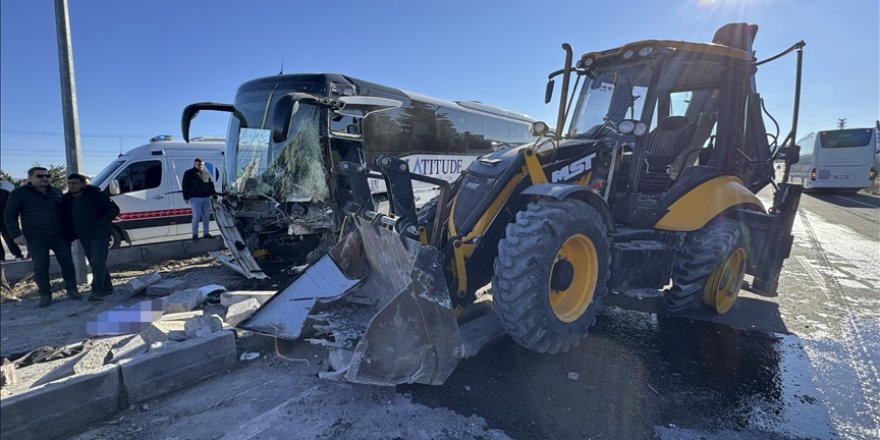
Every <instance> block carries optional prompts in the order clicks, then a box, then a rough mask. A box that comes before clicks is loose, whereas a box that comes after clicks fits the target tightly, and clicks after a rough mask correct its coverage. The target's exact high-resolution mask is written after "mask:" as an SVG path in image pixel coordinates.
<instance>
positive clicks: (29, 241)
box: [3, 167, 82, 307]
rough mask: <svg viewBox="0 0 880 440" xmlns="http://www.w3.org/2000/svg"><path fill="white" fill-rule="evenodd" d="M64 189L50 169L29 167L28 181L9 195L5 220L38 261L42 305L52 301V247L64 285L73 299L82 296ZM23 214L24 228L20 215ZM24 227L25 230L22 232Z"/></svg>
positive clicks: (12, 232) (9, 228) (35, 275)
mask: <svg viewBox="0 0 880 440" xmlns="http://www.w3.org/2000/svg"><path fill="white" fill-rule="evenodd" d="M61 197H62V194H61V190H59V189H58V188H55V187H53V186H52V185H50V184H49V171H48V170H46V169H45V168H43V167H33V168H31V169H29V170H28V183H27V184H26V185H22V186H20V187H18V188H16V189H15V190H13V191H12V193H10V194H9V201H8V202H7V203H6V209H5V210H4V212H3V219H4V221H5V223H6V228H7V229H8V230H9V235H11V236H12V237H13V241H15V243H17V244H19V245H22V246H27V248H28V255H30V257H31V258H32V259H33V261H34V280H35V281H36V282H37V287H38V288H39V290H40V307H48V306H49V304H52V285H51V283H50V282H49V249H51V250H52V252H54V253H55V259H56V260H58V265H59V266H61V275H62V276H63V277H64V287H65V288H66V289H67V296H68V297H70V298H71V299H80V298H82V296H81V295H80V294H79V292H77V290H76V271H75V270H74V268H73V256H72V255H71V252H70V238H69V237H68V236H67V234H66V232H67V231H66V230H64V229H63V225H64V224H65V223H66V222H65V221H64V220H65V219H64V218H63V213H62V211H61V207H60V203H61ZM19 216H21V229H19V227H18V218H19ZM22 230H23V231H22Z"/></svg>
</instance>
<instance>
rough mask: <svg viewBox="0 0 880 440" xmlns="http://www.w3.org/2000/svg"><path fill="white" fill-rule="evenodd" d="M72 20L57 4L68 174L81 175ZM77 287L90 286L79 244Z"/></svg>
mask: <svg viewBox="0 0 880 440" xmlns="http://www.w3.org/2000/svg"><path fill="white" fill-rule="evenodd" d="M69 22H70V17H69V14H68V12H67V0H55V32H56V36H57V38H58V68H59V70H60V71H61V110H62V113H63V119H64V147H65V148H64V151H65V154H66V156H67V172H68V173H79V172H80V163H82V153H81V151H80V143H79V116H78V115H77V110H76V81H75V80H74V75H73V47H72V46H71V44H70V26H69V25H68V24H69ZM73 263H74V267H75V268H76V282H77V284H88V282H89V280H88V278H89V277H88V270H87V267H86V258H85V253H84V252H83V248H82V245H80V244H79V241H77V242H76V244H75V245H73Z"/></svg>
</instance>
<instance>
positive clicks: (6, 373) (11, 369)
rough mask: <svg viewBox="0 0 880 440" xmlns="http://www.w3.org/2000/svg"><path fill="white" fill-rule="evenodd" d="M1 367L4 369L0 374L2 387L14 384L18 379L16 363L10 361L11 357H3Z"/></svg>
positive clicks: (0, 385)
mask: <svg viewBox="0 0 880 440" xmlns="http://www.w3.org/2000/svg"><path fill="white" fill-rule="evenodd" d="M0 368H2V369H3V375H2V376H0V387H5V386H9V385H12V384H14V383H15V380H16V379H17V378H16V376H15V364H13V363H12V362H10V361H9V359H6V358H3V365H2V367H0Z"/></svg>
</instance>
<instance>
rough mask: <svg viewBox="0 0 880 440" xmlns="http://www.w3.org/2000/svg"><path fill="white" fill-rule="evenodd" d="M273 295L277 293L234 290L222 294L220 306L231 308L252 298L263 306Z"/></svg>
mask: <svg viewBox="0 0 880 440" xmlns="http://www.w3.org/2000/svg"><path fill="white" fill-rule="evenodd" d="M272 295H275V292H274V291H269V290H232V291H228V292H223V293H221V294H220V305H222V306H223V307H229V306H231V305H233V304H235V303H239V302H242V301H245V300H248V299H251V298H253V299H255V300H257V302H259V303H260V305H263V304H264V303H265V302H266V301H268V300H269V298H271V297H272Z"/></svg>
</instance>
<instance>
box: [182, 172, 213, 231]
mask: <svg viewBox="0 0 880 440" xmlns="http://www.w3.org/2000/svg"><path fill="white" fill-rule="evenodd" d="M180 186H181V188H180V189H181V190H182V192H183V201H184V202H186V203H192V238H193V240H198V239H199V221H201V222H202V233H203V234H204V235H202V236H203V237H205V238H212V235H211V234H209V233H208V226H209V225H210V222H211V199H213V198H216V197H217V191H216V190H215V189H214V181H213V180H212V179H211V173H209V172H208V170H206V169H205V161H203V160H202V159H199V158H196V160H194V161H193V167H192V168H190V169H188V170H186V172H185V173H183V181H182V182H181V183H180Z"/></svg>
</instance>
